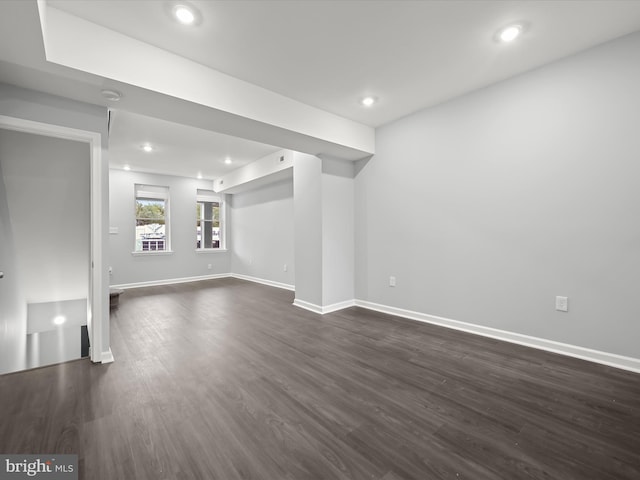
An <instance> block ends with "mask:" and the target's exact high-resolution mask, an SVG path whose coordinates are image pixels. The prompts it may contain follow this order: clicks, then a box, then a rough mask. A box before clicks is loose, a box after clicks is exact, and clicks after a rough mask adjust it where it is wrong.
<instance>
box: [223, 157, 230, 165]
mask: <svg viewBox="0 0 640 480" xmlns="http://www.w3.org/2000/svg"><path fill="white" fill-rule="evenodd" d="M224 163H226V164H227V165H230V164H231V159H230V158H229V157H227V158H225V159H224Z"/></svg>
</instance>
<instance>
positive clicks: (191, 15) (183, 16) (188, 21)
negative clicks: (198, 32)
mask: <svg viewBox="0 0 640 480" xmlns="http://www.w3.org/2000/svg"><path fill="white" fill-rule="evenodd" d="M173 16H174V17H176V20H178V21H179V22H180V23H182V24H183V25H193V23H194V22H195V21H196V12H195V11H194V9H193V8H192V7H188V6H186V5H176V6H175V7H173Z"/></svg>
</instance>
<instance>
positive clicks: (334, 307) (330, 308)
mask: <svg viewBox="0 0 640 480" xmlns="http://www.w3.org/2000/svg"><path fill="white" fill-rule="evenodd" d="M355 304H356V303H355V300H347V301H345V302H339V303H334V304H331V305H326V306H324V307H321V306H320V305H316V304H314V303H309V302H305V301H304V300H299V299H297V298H296V299H295V300H294V301H293V305H295V306H296V307H300V308H304V309H305V310H309V311H311V312H314V313H318V314H320V315H324V314H326V313H332V312H337V311H338V310H344V309H345V308H349V307H353V306H355Z"/></svg>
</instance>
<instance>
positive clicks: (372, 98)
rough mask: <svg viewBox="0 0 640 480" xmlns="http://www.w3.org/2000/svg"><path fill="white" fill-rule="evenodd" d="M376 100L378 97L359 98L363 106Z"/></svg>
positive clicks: (368, 105) (370, 104)
mask: <svg viewBox="0 0 640 480" xmlns="http://www.w3.org/2000/svg"><path fill="white" fill-rule="evenodd" d="M377 101H378V99H377V98H376V97H364V98H363V99H362V100H360V103H361V104H362V105H364V106H365V107H370V106H372V105H373V104H374V103H376V102H377Z"/></svg>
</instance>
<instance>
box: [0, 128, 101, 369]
mask: <svg viewBox="0 0 640 480" xmlns="http://www.w3.org/2000/svg"><path fill="white" fill-rule="evenodd" d="M100 154H101V147H100V135H99V134H97V133H93V132H85V131H80V130H75V129H70V128H66V127H60V126H56V125H49V124H42V123H38V122H32V121H28V120H22V119H16V118H11V117H0V271H1V272H3V274H2V277H3V278H0V332H2V335H1V336H0V352H2V353H1V354H0V373H8V372H10V371H17V370H22V369H25V368H34V367H39V366H43V365H48V364H52V363H59V362H63V361H67V360H71V359H74V358H80V357H81V356H83V353H84V354H85V355H86V354H87V353H89V355H90V357H91V360H92V361H94V362H99V361H104V359H103V358H102V357H103V355H102V353H103V345H102V343H101V337H102V335H101V333H102V328H103V322H102V320H103V317H104V314H103V312H102V311H103V307H104V305H105V304H106V296H107V295H108V290H107V291H103V290H104V288H103V282H102V281H101V280H102V273H103V266H102V264H103V262H102V241H101V235H100V233H101V228H100V227H101V221H102V211H101V208H100V206H101V201H100V198H101V188H100V187H101V178H100V176H101V174H100V168H99V166H100ZM96 185H97V187H96ZM96 212H98V213H97V214H96ZM97 260H99V261H97ZM107 325H108V321H107ZM86 337H88V339H89V343H90V345H91V347H92V348H91V349H90V352H86V351H85V352H83V351H82V345H83V344H85V345H86ZM109 354H110V351H109ZM108 360H109V359H107V361H108Z"/></svg>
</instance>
